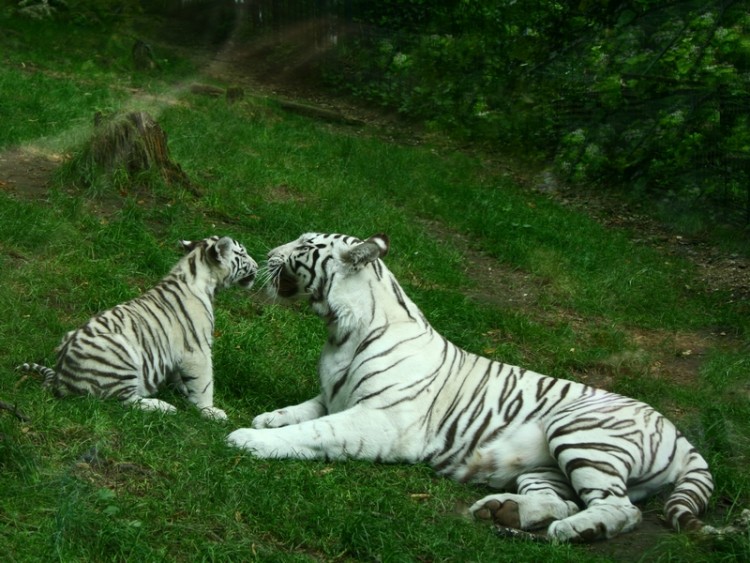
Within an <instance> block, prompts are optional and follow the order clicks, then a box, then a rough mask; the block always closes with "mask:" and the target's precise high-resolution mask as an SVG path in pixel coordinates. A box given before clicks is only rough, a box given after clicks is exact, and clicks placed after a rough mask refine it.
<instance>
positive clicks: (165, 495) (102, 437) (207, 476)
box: [0, 18, 750, 562]
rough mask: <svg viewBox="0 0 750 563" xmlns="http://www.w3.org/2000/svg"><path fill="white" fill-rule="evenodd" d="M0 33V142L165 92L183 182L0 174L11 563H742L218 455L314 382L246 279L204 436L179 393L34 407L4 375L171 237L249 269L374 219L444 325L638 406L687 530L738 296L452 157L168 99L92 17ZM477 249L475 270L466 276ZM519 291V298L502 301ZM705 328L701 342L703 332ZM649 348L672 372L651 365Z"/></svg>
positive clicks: (741, 476) (304, 333)
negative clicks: (310, 234)
mask: <svg viewBox="0 0 750 563" xmlns="http://www.w3.org/2000/svg"><path fill="white" fill-rule="evenodd" d="M2 23H3V25H4V26H5V27H7V28H8V29H10V30H11V32H10V33H7V34H4V36H3V37H2V38H0V49H2V50H3V52H4V53H8V57H7V58H6V59H4V62H3V63H2V64H1V65H0V102H1V103H0V108H2V111H3V112H4V114H3V115H2V119H3V122H4V123H12V124H13V127H11V128H9V129H3V131H2V132H0V150H5V149H9V148H12V147H15V146H26V147H28V146H35V147H42V149H44V150H48V151H55V152H61V153H64V154H68V155H75V154H76V150H77V148H78V147H79V146H80V142H81V139H83V138H85V136H86V134H87V132H88V131H89V130H90V123H91V118H92V113H93V111H95V110H97V109H101V108H102V107H107V108H110V109H114V110H118V109H122V108H131V107H139V106H138V102H137V100H136V101H134V100H133V98H131V96H130V94H128V91H129V89H130V88H137V89H139V90H140V91H141V92H145V93H150V94H153V95H154V96H159V97H162V98H164V99H169V100H170V101H174V100H177V101H179V102H180V103H179V104H175V103H165V104H163V105H159V104H155V105H152V106H149V107H148V110H149V111H152V112H153V113H154V116H155V117H156V118H157V119H158V121H159V123H160V124H161V126H162V127H163V128H164V129H165V131H167V132H168V134H169V146H170V150H171V152H172V156H173V158H174V159H175V160H176V161H177V162H178V163H180V164H181V166H182V167H183V169H184V170H185V171H186V172H187V174H188V175H189V176H190V177H191V178H193V179H194V180H195V181H196V182H197V183H199V184H200V185H201V187H202V189H203V193H204V195H203V196H202V197H201V198H196V197H194V196H192V195H190V194H186V193H183V192H181V191H179V190H177V191H175V190H172V189H170V188H169V187H168V186H164V185H161V184H160V183H159V182H158V181H156V180H155V179H153V178H146V179H143V181H141V182H136V183H134V184H133V185H131V186H130V190H127V189H125V190H122V193H120V191H113V189H112V185H110V184H108V183H107V182H106V181H105V180H103V179H100V180H95V181H94V184H93V185H88V186H87V187H86V186H82V185H80V184H79V183H76V182H74V181H73V180H74V179H73V178H71V171H70V170H69V169H65V168H63V170H61V172H60V173H59V174H58V175H57V176H56V177H55V179H54V182H53V184H52V186H51V188H50V189H49V191H48V192H46V193H45V194H44V197H41V198H40V197H30V196H29V194H25V193H20V192H14V191H13V190H12V189H10V188H11V186H4V185H3V186H2V187H3V189H2V190H0V268H1V269H2V271H3V276H2V278H0V305H1V308H2V310H3V311H4V312H5V314H4V316H3V319H2V320H1V321H0V342H2V343H3V346H2V347H1V348H0V365H2V366H3V372H4V373H3V376H2V377H0V399H3V400H5V401H9V402H12V403H14V404H16V405H17V406H18V408H20V409H21V410H22V411H23V413H25V415H26V416H27V417H28V421H20V420H18V419H16V418H15V417H14V416H13V415H12V414H11V413H10V412H7V411H0V437H1V438H2V439H1V440H0V468H1V472H0V553H3V554H5V555H6V557H8V558H9V559H10V560H12V561H40V560H45V561H48V560H60V561H84V560H92V561H101V560H137V559H140V560H144V561H156V560H159V561H161V560H170V561H185V560H190V561H196V560H211V561H214V560H215V561H236V560H252V559H257V560H262V561H310V560H382V561H411V560H436V561H451V560H454V561H457V560H461V561H471V560H473V561H485V560H498V561H507V560H521V561H527V560H545V561H577V562H579V561H601V560H603V559H604V560H607V559H610V560H621V561H632V560H637V559H640V558H641V555H642V556H643V558H644V559H649V560H662V561H671V560H681V561H704V560H707V559H715V560H732V559H736V560H742V559H743V558H744V559H745V560H746V559H747V553H749V552H750V539H748V538H747V537H744V538H739V539H733V540H731V541H728V542H725V543H723V544H721V545H718V546H712V545H703V544H700V543H696V542H693V541H692V540H690V539H689V538H687V537H685V536H681V535H677V534H664V535H660V536H659V537H658V538H657V539H655V540H653V541H651V542H650V543H649V542H647V541H645V540H640V539H639V537H640V536H639V534H640V533H641V532H639V531H636V532H634V533H633V534H631V536H630V538H632V539H629V540H628V541H632V542H635V544H636V545H637V546H638V550H637V552H635V553H634V550H633V548H632V544H625V546H624V547H623V548H621V549H620V550H617V549H616V548H615V547H613V548H612V549H613V551H611V552H610V551H607V549H608V548H606V547H604V546H602V545H601V544H600V545H599V546H573V545H558V546H552V545H544V544H538V545H537V544H526V543H523V542H513V541H508V540H501V539H498V538H496V537H495V536H494V535H493V534H492V533H491V531H490V530H488V529H487V528H486V527H484V526H481V525H479V524H476V523H474V522H471V521H469V520H468V519H466V518H464V517H462V516H461V515H460V512H461V507H465V506H466V505H467V504H469V503H471V502H473V501H474V500H475V499H476V498H478V497H479V496H481V495H482V494H484V492H485V491H484V489H481V488H476V487H469V486H466V485H461V484H457V483H453V482H451V481H449V480H446V479H442V478H438V477H436V476H435V475H434V474H433V472H432V471H431V470H430V469H429V468H428V467H424V466H398V465H373V464H367V463H361V462H353V461H352V462H346V463H336V464H329V463H323V462H294V461H291V462H280V461H264V460H256V459H253V458H251V457H248V456H246V455H242V454H240V453H238V452H237V451H234V450H230V449H229V448H227V447H225V445H224V438H225V436H226V434H227V433H228V431H230V430H233V429H235V428H237V427H239V426H245V425H248V424H249V423H250V421H251V420H252V417H253V416H255V415H256V414H258V413H260V412H264V411H266V410H269V409H272V408H277V407H280V406H283V405H286V404H292V403H296V402H299V401H302V400H304V399H307V398H309V397H310V396H312V395H313V394H315V393H316V382H315V370H316V362H317V357H318V352H319V349H320V347H321V345H322V342H323V339H324V331H323V327H322V325H321V323H320V322H319V320H318V319H317V318H314V317H313V316H312V314H311V313H310V312H309V311H307V310H306V308H304V307H299V308H291V309H289V308H282V307H279V306H276V305H271V304H267V303H264V302H263V301H262V300H261V299H258V298H256V297H257V296H256V295H255V293H249V294H248V293H243V292H242V291H239V290H233V291H228V292H225V293H223V294H221V295H220V296H219V298H218V300H217V303H216V309H217V338H216V345H215V349H214V358H215V371H216V374H217V376H216V378H217V385H216V387H217V397H216V402H217V405H218V406H219V407H221V408H224V409H226V411H227V413H228V414H229V417H230V423H229V424H228V425H226V426H224V425H221V424H217V423H213V422H209V421H206V420H204V419H202V418H201V417H200V416H199V415H198V414H197V413H196V412H195V411H194V410H192V409H190V408H189V406H188V405H187V404H186V403H185V402H184V401H183V400H182V399H180V398H179V397H172V396H168V397H167V398H168V400H170V401H173V402H174V403H176V404H177V405H178V407H179V410H178V413H177V414H176V415H173V416H167V415H160V414H158V413H144V412H140V411H135V410H127V409H123V408H122V407H121V406H120V405H118V404H115V403H112V402H98V401H95V400H92V399H89V398H78V399H69V400H62V401H60V400H56V399H54V398H53V397H52V396H51V395H49V394H48V393H46V392H44V391H43V390H42V389H41V388H40V386H39V384H38V382H37V381H36V380H34V379H31V378H20V377H19V375H18V374H17V373H16V372H14V370H13V368H14V366H15V365H17V364H18V363H20V362H23V361H32V360H33V361H45V362H47V363H50V362H52V361H53V349H54V347H55V346H56V345H57V343H58V342H59V339H60V337H61V336H62V334H63V333H64V332H65V331H67V330H69V329H71V328H74V327H76V326H78V325H80V324H81V323H83V322H84V321H85V320H87V319H88V318H89V317H90V316H91V315H92V314H94V313H95V312H97V311H99V310H102V309H104V308H108V307H111V306H112V305H114V304H115V303H118V302H120V301H122V300H125V299H128V298H130V297H133V296H135V295H137V294H139V293H140V292H142V291H143V290H144V289H146V288H148V287H150V286H151V285H153V284H154V283H155V282H156V281H157V280H158V279H159V278H160V277H161V276H163V275H164V274H165V273H166V272H167V271H168V269H169V268H170V266H171V265H172V263H173V262H174V261H176V259H177V251H176V245H175V243H176V241H177V240H178V239H182V238H193V237H203V236H207V235H209V234H213V233H221V234H228V235H231V236H234V237H236V238H238V239H240V240H241V241H243V242H244V243H245V245H246V246H247V247H248V250H249V251H250V253H251V254H253V255H254V256H255V257H256V258H258V259H262V258H263V257H264V255H265V253H266V251H267V250H268V249H269V248H271V247H273V246H276V245H277V244H280V243H282V242H286V241H288V240H291V239H293V238H296V237H297V236H298V235H299V234H300V233H302V232H304V231H308V230H319V231H336V232H344V233H348V234H355V235H359V236H362V237H366V236H369V235H371V234H374V233H376V232H386V233H388V234H389V235H390V237H391V240H392V252H391V254H390V255H389V256H388V258H387V262H388V265H389V267H391V268H392V269H393V271H394V272H395V273H396V275H397V276H398V277H399V279H400V280H401V282H402V284H403V285H404V287H405V288H406V290H407V291H408V292H409V293H410V295H411V296H412V297H413V299H414V300H415V301H416V302H417V303H419V304H420V306H421V307H422V308H423V310H424V311H425V313H426V314H427V316H428V317H429V318H430V319H431V320H432V322H433V324H434V325H435V327H436V328H437V329H438V330H440V331H441V332H442V333H443V334H445V335H446V336H448V337H449V338H451V339H452V340H453V341H455V342H456V343H457V344H459V345H461V346H463V347H465V348H467V349H469V350H471V351H474V352H478V353H482V354H487V355H491V356H493V357H496V358H498V359H503V360H507V361H511V362H514V363H520V364H523V365H525V366H527V367H529V368H533V369H536V370H539V371H542V372H546V373H551V374H554V375H557V376H564V377H573V378H585V377H593V378H599V379H600V380H601V381H603V382H605V383H606V384H607V386H608V387H610V388H611V389H613V390H615V391H618V392H622V393H626V394H628V395H631V396H634V397H637V398H639V399H641V400H644V401H647V402H649V403H651V404H653V405H654V406H656V407H657V408H659V409H661V410H663V411H664V412H666V413H668V414H669V415H670V416H671V417H672V418H673V419H674V420H675V421H676V422H677V423H678V426H680V428H681V429H682V430H683V431H684V432H685V433H686V434H688V436H689V437H690V438H691V439H692V441H693V442H694V443H695V444H696V446H698V448H699V449H700V450H701V451H702V452H703V453H704V455H705V456H706V457H707V458H708V459H709V460H710V462H711V464H712V470H713V472H714V474H715V476H716V481H717V492H716V494H715V496H714V501H713V505H712V507H711V513H709V516H708V520H709V521H711V522H713V523H718V524H721V523H723V522H724V521H725V520H727V519H731V516H732V515H733V514H735V513H736V511H737V509H739V508H742V507H746V506H748V505H749V504H750V503H749V502H748V497H749V496H750V495H749V494H748V491H749V490H750V489H749V486H750V482H749V481H750V476H749V475H748V474H747V471H746V467H747V460H748V454H750V442H749V441H748V438H747V437H748V436H750V422H748V421H750V416H748V415H750V412H749V411H750V400H749V398H748V394H747V373H748V368H749V367H750V366H749V365H748V360H747V351H748V338H749V337H750V332H749V330H748V329H749V328H750V327H749V326H748V314H747V313H748V308H747V303H743V302H739V303H731V302H730V301H729V299H728V298H727V296H726V295H722V294H721V293H720V292H709V291H707V290H706V288H704V287H702V286H701V283H700V281H699V280H698V278H697V274H696V272H695V269H694V267H693V266H692V265H691V264H689V263H687V262H683V261H680V260H678V259H675V258H673V257H667V256H664V255H663V254H661V253H660V252H659V251H657V250H654V249H651V248H648V247H644V246H642V245H638V244H634V243H633V242H631V241H630V239H629V238H628V237H627V236H626V234H624V233H621V232H615V231H610V230H606V229H604V228H602V227H601V226H599V225H598V224H596V223H595V222H593V221H592V220H590V219H589V218H587V217H586V216H584V215H581V214H579V213H576V212H574V211H571V210H567V209H565V208H562V207H560V206H559V205H558V204H557V203H556V202H554V201H552V200H549V199H545V198H544V197H541V196H538V195H533V194H529V193H527V192H524V191H522V190H520V189H518V188H517V187H516V186H514V185H513V184H512V182H510V181H509V180H508V179H506V178H503V177H501V176H499V175H497V174H493V173H491V172H488V171H487V169H486V168H485V167H483V166H482V165H481V162H480V160H479V159H478V158H475V157H473V156H471V155H466V154H457V153H451V152H450V151H447V150H437V151H436V150H432V148H431V147H404V146H400V145H396V144H392V143H388V142H385V141H383V140H380V139H379V138H378V137H377V136H375V135H369V134H368V132H367V131H360V130H355V129H351V128H347V127H342V128H337V127H333V126H329V125H325V124H321V123H318V122H314V121H310V120H307V119H303V118H300V117H294V116H289V115H286V114H284V113H283V112H281V111H280V110H278V109H277V108H276V107H275V105H274V103H273V100H266V99H262V98H254V97H249V98H248V99H246V100H245V101H244V102H242V103H241V104H235V105H232V106H228V105H226V104H225V103H224V101H223V100H216V99H208V98H204V97H200V96H195V95H192V94H189V93H186V92H185V91H184V88H173V89H170V88H171V85H173V84H174V83H175V81H176V80H177V79H178V78H179V79H181V81H183V82H184V81H188V80H191V79H192V78H194V76H193V74H191V73H192V72H193V69H192V67H191V65H190V64H189V63H187V62H184V61H181V60H180V59H179V58H178V57H174V56H172V55H168V59H169V60H170V61H172V63H171V65H172V66H170V67H169V68H168V69H167V70H166V71H164V74H163V75H158V76H143V75H138V74H136V73H133V72H132V71H131V70H130V68H129V66H128V64H127V60H128V59H127V57H128V46H129V43H128V41H127V40H126V39H124V37H126V34H123V33H121V32H119V31H117V30H105V32H102V30H101V29H97V30H93V29H87V28H85V27H77V28H75V30H74V33H73V36H74V37H75V38H76V41H75V42H72V41H66V40H65V38H66V37H69V34H68V31H67V30H64V29H59V28H56V27H55V26H54V25H51V24H50V23H45V22H39V23H29V22H19V21H17V20H13V19H7V18H6V19H4V20H3V22H2ZM32 32H34V33H33V34H32ZM26 37H34V38H35V39H34V43H33V44H32V43H31V42H30V41H29V40H26V39H25V38H26ZM38 39H39V40H41V41H42V42H43V43H41V44H37V43H36V41H37V40H38ZM55 45H56V46H57V48H55V49H51V47H52V46H55ZM60 45H65V46H66V47H65V48H60V47H59V46H60ZM94 48H96V49H98V51H93V50H92V49H94ZM166 48H167V47H164V48H163V49H166ZM50 52H52V53H53V54H52V55H51V56H50V55H49V53H50ZM91 52H99V53H101V54H102V55H101V56H98V57H93V58H92V57H91V56H90V55H89V53H91ZM21 63H24V65H22V64H21ZM28 68H33V69H35V70H34V71H33V72H30V71H29V70H28ZM144 103H145V102H144ZM150 103H152V102H150ZM72 131H75V132H76V133H75V134H72V133H71V132H72ZM97 181H99V182H100V183H98V184H97ZM6 188H7V189H6ZM458 235H460V236H458ZM465 240H469V241H470V243H469V245H468V246H467V243H466V242H464V241H465ZM477 250H481V251H482V253H483V254H482V256H483V260H487V261H488V262H487V263H488V264H491V265H492V266H493V268H494V269H493V272H495V274H493V277H490V278H485V279H481V280H480V279H477V278H476V277H474V276H472V275H469V273H467V272H468V271H469V270H470V267H469V266H470V264H469V261H470V260H471V256H473V255H474V253H476V252H477ZM524 292H526V293H527V294H528V295H529V297H528V298H527V299H526V300H525V301H524V300H519V299H510V298H509V297H508V298H506V295H522V294H524ZM478 294H482V295H485V296H490V297H492V298H491V299H490V298H482V297H477V296H476V295H478ZM719 331H722V332H724V333H725V334H726V335H727V336H726V337H724V340H723V341H722V339H721V338H720V337H710V338H708V337H707V336H706V335H710V334H712V333H713V334H716V333H718V332H719ZM644 334H645V335H650V336H649V338H647V342H646V343H644V340H643V338H639V336H641V335H644ZM684 335H695V336H696V338H697V337H698V336H706V338H707V342H708V344H707V345H706V346H704V349H702V350H701V354H702V355H701V357H700V365H699V367H697V368H695V369H692V370H691V371H690V374H691V376H690V377H685V378H684V379H683V378H681V377H680V376H679V366H680V365H683V364H680V361H682V360H683V359H684V358H682V357H681V356H680V357H678V356H677V355H676V352H681V350H679V349H676V351H675V350H672V348H671V347H673V346H674V347H678V344H677V343H672V341H673V340H674V341H675V342H677V340H678V337H680V338H681V337H683V336H684ZM722 342H723V343H722ZM666 361H669V362H671V363H672V364H674V365H673V366H672V368H673V369H672V370H671V371H669V370H667V371H665V370H660V368H659V367H658V365H657V364H659V362H661V363H664V362H666ZM685 361H687V360H685ZM685 365H687V364H685ZM664 373H667V374H668V375H669V376H665V375H664ZM675 374H678V375H675ZM644 510H646V511H647V512H654V511H658V510H659V502H654V503H649V504H647V505H645V506H644ZM612 545H613V546H616V545H617V544H616V542H612ZM628 546H630V547H628Z"/></svg>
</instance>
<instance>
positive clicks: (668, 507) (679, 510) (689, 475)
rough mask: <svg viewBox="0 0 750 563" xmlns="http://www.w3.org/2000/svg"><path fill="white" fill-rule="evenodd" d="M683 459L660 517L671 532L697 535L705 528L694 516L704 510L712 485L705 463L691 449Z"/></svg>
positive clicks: (712, 488)
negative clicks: (663, 518)
mask: <svg viewBox="0 0 750 563" xmlns="http://www.w3.org/2000/svg"><path fill="white" fill-rule="evenodd" d="M681 439H683V440H684V438H681ZM685 459H686V461H685V465H684V467H683V471H682V474H681V475H680V476H679V477H678V478H677V480H676V481H675V486H674V490H673V491H672V494H670V495H669V498H668V499H667V502H666V503H665V504H664V515H665V516H666V518H667V522H669V524H670V525H671V526H672V528H674V529H675V530H678V531H683V532H698V531H700V530H702V529H703V527H704V526H705V524H703V522H702V521H701V520H700V519H699V518H698V515H699V514H701V513H702V512H704V511H705V510H706V508H708V499H709V498H711V493H712V492H713V490H714V481H713V478H712V477H711V473H710V472H709V471H708V464H707V463H706V460H705V459H703V457H702V456H701V455H700V454H699V453H698V452H697V451H695V449H693V448H692V447H691V448H690V450H689V452H688V454H687V455H686V456H685Z"/></svg>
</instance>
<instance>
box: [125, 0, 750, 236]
mask: <svg viewBox="0 0 750 563" xmlns="http://www.w3.org/2000/svg"><path fill="white" fill-rule="evenodd" d="M135 7H136V6H133V8H135ZM186 8H187V9H186ZM159 9H160V10H165V11H172V12H173V13H174V14H175V15H177V14H179V17H180V18H183V19H184V18H185V17H186V15H190V14H191V15H192V16H194V20H193V21H194V22H196V23H197V24H198V25H196V26H195V28H194V29H193V33H194V34H196V35H197V36H200V35H201V29H203V30H205V29H209V28H208V27H206V26H205V22H206V21H212V22H222V23H223V25H212V26H210V30H211V36H210V37H203V38H204V39H208V40H213V41H222V40H225V39H226V38H227V37H228V36H229V35H230V34H231V33H233V32H235V31H236V29H237V27H238V25H242V27H243V28H244V30H245V32H246V33H248V34H267V35H270V36H272V37H273V36H275V37H276V42H275V47H276V49H275V51H273V52H272V55H273V56H276V57H277V58H278V59H279V64H283V57H284V53H285V49H286V50H287V52H288V51H290V50H293V49H294V38H293V37H290V35H289V34H288V33H286V32H285V31H284V30H288V29H289V28H290V26H291V25H293V24H295V23H296V24H297V25H298V28H297V29H298V32H297V35H299V34H300V33H306V34H308V35H312V36H314V49H316V50H317V51H319V53H318V55H320V56H316V57H314V56H313V55H315V53H310V59H311V61H312V63H313V64H311V65H310V66H311V68H308V69H307V70H308V73H307V74H305V78H307V79H309V80H313V81H316V83H317V84H319V85H325V86H327V87H329V88H334V89H336V90H338V91H340V92H346V93H349V94H352V95H354V96H356V97H357V98H360V99H362V100H366V101H367V102H368V103H373V104H376V105H378V106H380V107H382V108H384V109H388V110H393V111H396V112H398V114H399V115H400V116H402V117H404V118H406V119H409V120H412V121H415V122H419V123H421V124H424V125H426V126H427V127H428V128H433V129H439V130H442V131H448V132H450V133H451V134H452V135H454V136H455V137H456V138H458V139H461V140H465V141H471V142H472V143H474V144H476V143H481V144H483V145H484V146H485V147H486V148H492V149H494V150H498V151H504V152H506V153H508V152H512V153H514V154H516V155H523V156H524V158H529V157H530V158H532V159H534V161H535V162H537V163H544V164H546V165H549V166H551V167H552V169H553V170H554V171H555V172H556V174H558V175H559V176H560V177H561V178H562V179H564V180H566V181H567V182H573V183H585V184H587V185H589V186H595V187H596V188H597V189H616V190H618V191H620V192H625V193H626V194H627V195H629V196H630V197H632V198H633V199H634V200H642V201H643V200H645V201H648V202H650V203H651V204H653V205H654V207H655V208H656V210H657V211H658V210H660V209H661V210H662V211H663V212H664V215H670V214H674V212H675V211H676V210H679V211H681V212H684V213H687V214H691V213H695V212H697V211H700V212H701V213H699V214H700V215H702V222H700V224H701V226H705V224H706V223H708V224H710V223H711V222H712V221H720V222H723V223H729V224H731V225H734V226H737V227H744V228H746V227H747V225H748V221H750V188H749V186H750V123H749V121H748V120H749V119H750V117H749V116H750V11H748V9H747V4H746V3H745V2H737V1H732V0H728V1H727V0H725V1H708V2H706V1H703V0H701V1H664V0H629V1H616V0H611V1H608V0H582V1H580V2H556V1H534V2H521V1H508V0H494V1H485V0H481V1H480V0H467V1H456V0H450V1H435V2H427V1H423V0H385V1H381V2H365V1H358V0H338V1H335V0H334V1H326V0H320V1H317V2H305V1H287V2H269V1H265V2H264V1H260V2H244V3H241V4H237V3H235V2H224V3H222V2H192V3H183V2H164V3H162V4H161V5H160V7H159ZM305 45H307V46H308V48H309V47H310V45H311V44H310V43H305Z"/></svg>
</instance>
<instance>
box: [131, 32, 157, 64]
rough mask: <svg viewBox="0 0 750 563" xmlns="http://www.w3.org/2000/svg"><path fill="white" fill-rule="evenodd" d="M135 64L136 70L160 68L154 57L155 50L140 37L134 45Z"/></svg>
mask: <svg viewBox="0 0 750 563" xmlns="http://www.w3.org/2000/svg"><path fill="white" fill-rule="evenodd" d="M132 55H133V66H134V67H135V69H136V70H141V71H144V70H155V69H157V68H159V65H158V63H157V62H156V59H155V58H154V51H153V49H151V45H149V44H148V43H145V42H144V41H142V40H140V39H138V40H137V41H136V42H135V44H134V45H133V49H132Z"/></svg>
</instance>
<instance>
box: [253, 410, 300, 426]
mask: <svg viewBox="0 0 750 563" xmlns="http://www.w3.org/2000/svg"><path fill="white" fill-rule="evenodd" d="M298 422H299V421H298V420H297V419H296V418H295V417H294V416H293V415H292V413H291V410H290V409H278V410H275V411H271V412H264V413H263V414H259V415H258V416H256V417H255V418H254V419H253V422H252V427H253V428H281V427H282V426H289V425H290V424H297V423H298Z"/></svg>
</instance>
